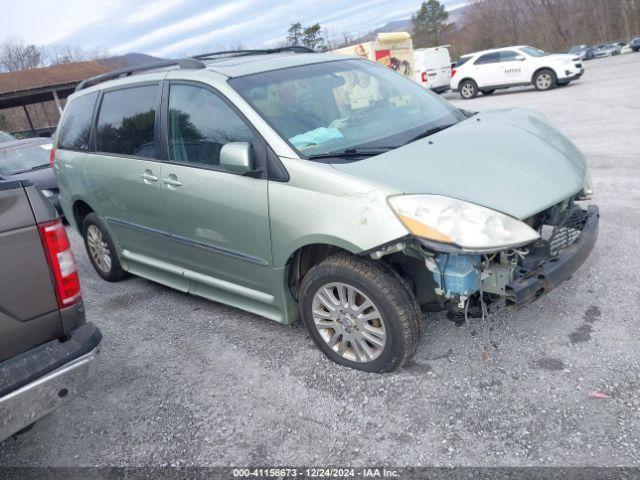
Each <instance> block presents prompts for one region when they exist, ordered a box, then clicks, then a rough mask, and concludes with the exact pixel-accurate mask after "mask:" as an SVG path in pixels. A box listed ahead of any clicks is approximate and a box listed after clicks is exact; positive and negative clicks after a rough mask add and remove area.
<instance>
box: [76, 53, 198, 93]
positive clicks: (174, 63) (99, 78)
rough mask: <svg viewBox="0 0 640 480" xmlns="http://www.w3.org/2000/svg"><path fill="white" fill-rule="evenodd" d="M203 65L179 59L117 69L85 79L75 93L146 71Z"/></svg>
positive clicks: (192, 59)
mask: <svg viewBox="0 0 640 480" xmlns="http://www.w3.org/2000/svg"><path fill="white" fill-rule="evenodd" d="M205 66H206V65H205V64H204V63H202V62H201V61H200V60H196V59H195V58H180V59H177V60H165V61H163V62H155V63H149V64H146V65H137V66H135V67H127V68H119V69H117V70H112V71H110V72H107V73H102V74H100V75H96V76H95V77H91V78H87V79H86V80H83V81H81V82H80V83H79V84H78V86H77V87H76V90H75V91H76V92H79V91H80V90H82V89H85V88H88V87H91V86H93V85H97V84H98V83H102V82H106V81H107V80H113V79H115V78H120V77H126V76H129V75H131V74H132V73H137V72H144V71H146V70H155V69H157V68H167V67H179V68H184V69H194V70H196V69H201V68H205Z"/></svg>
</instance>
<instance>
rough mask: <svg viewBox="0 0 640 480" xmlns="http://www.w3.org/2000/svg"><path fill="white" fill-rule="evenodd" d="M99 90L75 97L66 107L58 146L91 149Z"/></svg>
mask: <svg viewBox="0 0 640 480" xmlns="http://www.w3.org/2000/svg"><path fill="white" fill-rule="evenodd" d="M96 98H98V92H94V93H89V94H87V95H82V96H80V97H77V98H74V99H73V100H71V101H70V102H69V104H68V105H67V106H66V108H65V109H64V115H63V118H62V123H61V126H60V134H59V135H58V148H69V149H73V150H89V135H90V133H91V118H92V116H93V107H94V105H95V103H96Z"/></svg>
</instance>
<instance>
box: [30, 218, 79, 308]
mask: <svg viewBox="0 0 640 480" xmlns="http://www.w3.org/2000/svg"><path fill="white" fill-rule="evenodd" d="M38 229H39V230H40V238H41V239H42V246H43V247H44V252H45V255H46V257H47V261H48V262H49V268H51V273H52V274H53V282H54V286H55V290H56V297H57V298H58V306H59V307H60V308H65V307H68V306H70V305H73V304H74V303H77V302H79V301H80V299H81V298H82V292H81V291H80V278H79V277H78V269H77V267H76V261H75V259H74V258H73V253H71V245H70V244H69V237H67V232H66V230H65V229H64V225H62V221H61V220H60V219H59V218H58V219H56V220H53V221H51V222H45V223H40V224H39V225H38Z"/></svg>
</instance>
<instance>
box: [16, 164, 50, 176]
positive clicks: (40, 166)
mask: <svg viewBox="0 0 640 480" xmlns="http://www.w3.org/2000/svg"><path fill="white" fill-rule="evenodd" d="M50 167H51V164H49V163H43V164H42V165H36V166H35V167H31V168H25V169H24V170H17V171H15V172H11V174H10V175H20V174H22V173H29V172H34V171H36V170H44V169H45V168H50Z"/></svg>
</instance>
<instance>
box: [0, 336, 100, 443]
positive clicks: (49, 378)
mask: <svg viewBox="0 0 640 480" xmlns="http://www.w3.org/2000/svg"><path fill="white" fill-rule="evenodd" d="M101 339H102V335H101V334H100V331H99V330H98V328H97V327H96V326H95V325H93V324H91V323H87V324H85V325H82V326H81V327H79V328H77V329H76V330H74V331H73V332H71V338H70V339H69V340H68V341H66V342H64V343H62V342H60V341H58V340H54V341H52V342H49V343H45V344H44V345H41V346H40V347H37V348H34V349H32V350H29V351H28V352H25V353H22V354H20V355H18V356H16V357H13V358H11V359H9V360H6V361H5V362H3V363H1V364H0V441H2V440H4V439H6V438H8V437H9V436H11V435H13V434H14V433H16V432H18V431H20V430H22V429H23V428H25V427H27V426H29V425H31V424H32V423H33V422H35V421H36V420H38V419H40V418H42V417H43V416H45V415H47V414H48V413H50V412H51V411H53V410H55V409H56V408H58V407H59V406H60V405H61V404H62V403H64V402H66V401H67V400H68V399H70V398H73V397H74V396H77V395H79V394H81V393H83V392H85V391H86V390H87V389H88V388H89V386H90V385H91V383H92V382H93V380H94V378H95V376H96V373H97V365H98V351H99V345H100V341H101Z"/></svg>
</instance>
